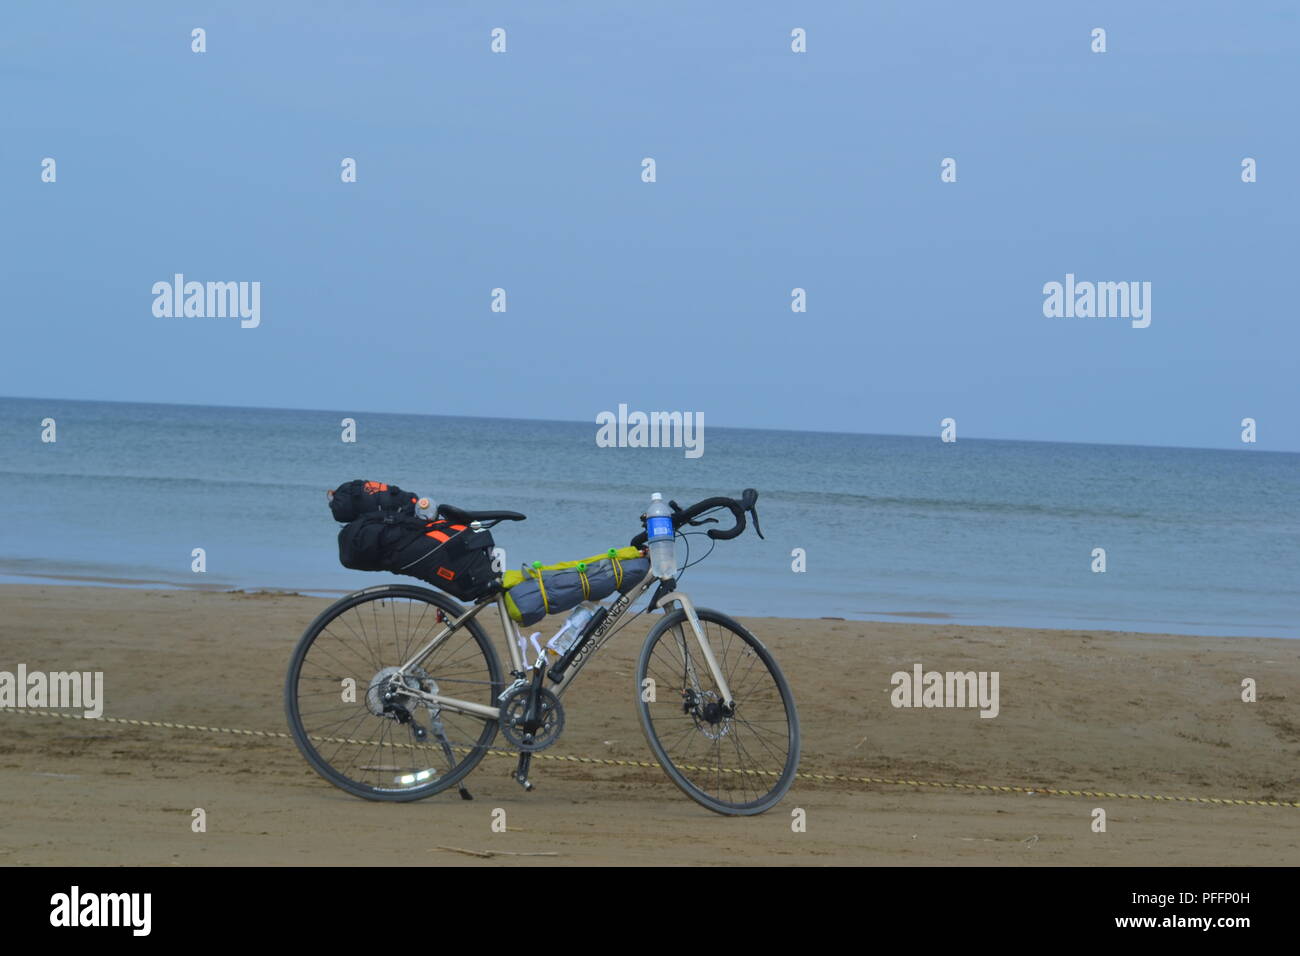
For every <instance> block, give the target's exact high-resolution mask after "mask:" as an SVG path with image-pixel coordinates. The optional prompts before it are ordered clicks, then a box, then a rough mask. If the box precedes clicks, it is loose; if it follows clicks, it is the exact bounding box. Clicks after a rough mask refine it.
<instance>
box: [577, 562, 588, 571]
mask: <svg viewBox="0 0 1300 956" xmlns="http://www.w3.org/2000/svg"><path fill="white" fill-rule="evenodd" d="M578 570H579V571H586V570H587V562H586V561H579V562H578Z"/></svg>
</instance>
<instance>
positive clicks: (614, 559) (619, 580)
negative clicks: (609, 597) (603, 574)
mask: <svg viewBox="0 0 1300 956" xmlns="http://www.w3.org/2000/svg"><path fill="white" fill-rule="evenodd" d="M609 560H610V563H611V564H613V565H614V588H615V589H616V590H617V589H618V588H621V587H622V586H623V562H622V561H620V560H619V559H618V555H616V554H611V555H610V556H609Z"/></svg>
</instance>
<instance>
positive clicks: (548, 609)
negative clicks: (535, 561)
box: [528, 568, 551, 614]
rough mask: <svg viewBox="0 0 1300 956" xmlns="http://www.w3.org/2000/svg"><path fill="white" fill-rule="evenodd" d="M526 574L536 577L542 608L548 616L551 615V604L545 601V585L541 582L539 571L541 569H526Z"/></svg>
mask: <svg viewBox="0 0 1300 956" xmlns="http://www.w3.org/2000/svg"><path fill="white" fill-rule="evenodd" d="M528 573H529V574H530V575H536V577H537V590H539V591H540V592H541V593H542V607H543V608H545V609H546V613H547V614H550V613H551V602H550V601H549V600H547V598H546V585H545V584H544V583H543V582H542V569H541V568H529V569H528Z"/></svg>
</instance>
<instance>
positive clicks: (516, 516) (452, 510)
mask: <svg viewBox="0 0 1300 956" xmlns="http://www.w3.org/2000/svg"><path fill="white" fill-rule="evenodd" d="M438 514H439V515H441V516H442V517H444V518H450V519H452V520H453V521H457V522H459V523H461V524H469V523H470V522H471V521H523V520H525V519H526V518H527V517H528V516H527V515H521V514H520V513H519V512H518V511H465V510H464V509H463V508H457V507H456V506H455V505H438Z"/></svg>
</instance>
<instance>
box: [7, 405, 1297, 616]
mask: <svg viewBox="0 0 1300 956" xmlns="http://www.w3.org/2000/svg"><path fill="white" fill-rule="evenodd" d="M345 418H351V419H353V420H354V421H355V441H344V440H343V437H344V424H343V420H344V419H345ZM49 419H52V420H53V429H54V431H53V437H54V439H55V440H54V441H46V440H43V438H49V437H51V433H50V426H49V425H48V424H43V423H46V422H47V420H49ZM596 435H597V425H596V423H595V422H560V421H535V420H523V419H500V418H455V417H439V416H429V415H406V414H385V413H377V412H371V413H357V412H340V411H327V410H321V411H310V410H287V409H266V408H230V407H205V406H194V405H161V404H132V403H118V402H87V401H66V400H57V399H28V398H22V399H18V398H4V399H0V488H3V491H2V492H0V498H2V499H3V501H4V502H5V503H6V507H5V508H4V516H3V520H2V521H0V528H3V532H0V580H3V581H10V582H14V581H23V582H29V583H30V582H37V581H40V582H46V583H54V584H63V585H67V586H76V585H86V584H100V585H102V584H110V585H115V586H121V587H152V588H158V587H164V588H202V589H209V590H270V591H297V592H301V593H309V594H323V595H332V594H343V593H346V592H349V591H353V590H357V589H360V588H362V587H368V586H371V585H374V584H377V583H381V582H384V581H389V580H396V578H394V577H393V576H391V575H387V574H380V573H367V572H360V571H351V570H348V569H346V568H344V567H342V566H341V565H340V564H339V562H338V550H337V534H338V530H339V526H338V525H337V524H336V523H335V522H334V521H333V519H332V518H331V516H330V513H329V510H328V507H327V504H326V491H327V489H330V488H333V487H336V486H337V485H339V484H341V483H342V482H344V481H347V480H349V479H353V478H363V479H366V480H372V481H383V482H387V483H390V484H396V485H399V486H401V487H402V488H405V489H408V490H410V491H413V492H415V493H417V494H420V495H424V496H428V497H429V498H430V499H432V500H433V501H434V502H446V503H450V504H454V505H457V506H460V507H462V508H468V509H511V510H515V511H520V512H523V513H524V514H526V515H527V516H528V518H527V520H526V521H524V522H520V523H513V524H502V525H499V526H498V527H497V528H496V529H494V531H493V534H494V537H495V539H496V542H497V544H498V545H499V546H500V547H501V548H502V549H503V550H504V560H505V564H506V565H507V566H510V567H517V566H519V565H521V564H524V563H531V562H532V561H534V560H540V561H542V562H545V563H550V562H555V561H567V560H574V559H578V558H583V557H587V556H589V555H594V554H597V553H599V552H603V551H605V550H606V549H608V548H610V547H615V546H621V545H624V544H626V543H627V542H628V540H629V539H630V538H631V537H632V536H633V535H634V534H636V533H637V532H638V531H639V530H641V525H640V521H639V516H640V515H641V514H642V512H643V511H644V510H645V509H646V507H647V506H648V504H649V500H650V495H651V493H652V492H656V491H658V492H662V493H663V495H664V497H665V498H669V499H673V500H675V501H677V502H678V503H679V504H682V505H686V504H689V503H691V502H694V501H696V500H699V499H701V498H705V497H708V496H713V495H731V496H739V494H740V493H741V491H742V490H743V489H745V488H755V489H757V490H758V492H759V498H758V515H759V519H760V522H761V527H762V531H763V534H764V536H765V538H764V539H760V538H759V537H758V535H757V534H755V533H754V530H753V528H752V527H751V529H750V530H749V531H747V532H746V533H745V534H744V535H743V536H741V537H739V538H737V539H735V540H731V541H719V542H713V541H711V540H710V539H709V538H707V537H706V536H704V535H703V534H697V535H693V536H691V537H689V538H686V539H683V540H681V541H679V544H678V560H679V563H681V564H683V565H686V567H685V569H684V570H683V571H682V573H681V576H680V583H679V587H680V588H681V589H682V590H684V591H686V592H688V593H689V594H690V595H691V596H692V598H693V599H694V600H695V602H696V603H697V604H698V605H700V606H704V607H711V608H716V609H718V610H721V611H724V612H726V613H729V614H732V615H735V616H777V617H797V618H828V617H829V618H844V619H847V620H875V621H929V622H932V623H939V624H941V623H944V622H947V623H952V624H976V625H1002V626H1022V627H1041V628H1057V629H1083V630H1124V631H1140V632H1148V633H1179V634H1211V635H1242V636H1272V637H1298V636H1300V454H1292V453H1283V452H1272V451H1262V450H1257V449H1256V448H1255V447H1254V446H1251V445H1243V446H1242V447H1241V448H1240V449H1232V450H1213V449H1195V448H1158V447H1139V446H1128V445H1096V444H1065V443H1053V442H1029V441H995V440H980V439H972V438H965V437H963V438H960V439H959V440H958V441H955V442H949V443H945V442H943V441H941V440H940V438H939V436H938V435H937V434H936V435H934V436H929V437H915V436H898V435H866V434H846V433H826V432H804V431H799V432H794V431H768V430H757V429H743V428H717V427H713V426H708V427H707V429H706V432H705V436H704V437H705V441H704V446H703V448H704V453H703V454H702V455H700V456H699V457H690V456H688V455H687V454H686V452H685V450H684V449H682V448H671V447H666V448H640V447H612V448H611V447H601V446H600V445H598V443H597V441H596ZM729 523H730V518H729V516H725V515H724V516H723V520H722V524H721V525H719V527H726V526H728V525H729ZM701 530H703V529H701ZM196 549H202V555H203V562H202V570H196V557H195V552H196ZM1103 560H1104V564H1103V563H1102V561H1103ZM1103 567H1104V570H1101V568H1103ZM404 580H408V581H409V579H404ZM2 602H3V592H2V591H0V603H2Z"/></svg>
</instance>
